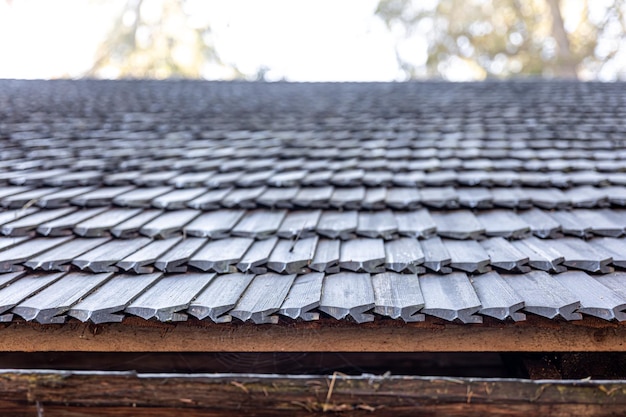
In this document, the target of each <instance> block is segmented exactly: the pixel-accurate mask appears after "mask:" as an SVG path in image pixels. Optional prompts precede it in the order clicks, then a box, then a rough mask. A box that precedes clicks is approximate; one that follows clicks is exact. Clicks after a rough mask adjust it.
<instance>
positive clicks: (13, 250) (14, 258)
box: [0, 236, 71, 272]
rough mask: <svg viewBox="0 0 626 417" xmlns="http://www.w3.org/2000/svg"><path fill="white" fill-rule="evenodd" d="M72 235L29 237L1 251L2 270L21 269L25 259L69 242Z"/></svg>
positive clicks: (0, 264) (0, 267) (0, 269)
mask: <svg viewBox="0 0 626 417" xmlns="http://www.w3.org/2000/svg"><path fill="white" fill-rule="evenodd" d="M69 239H71V237H70V236H64V237H53V238H38V239H29V240H27V241H24V242H22V243H20V244H18V245H15V246H11V247H10V248H8V249H6V250H4V251H2V252H0V272H13V271H16V270H20V269H21V267H20V266H19V264H21V263H22V262H24V261H27V260H28V259H30V258H32V257H33V256H35V255H38V254H40V253H42V252H45V251H47V250H49V249H51V248H54V247H55V246H58V245H60V244H62V243H65V242H67V241H68V240H69Z"/></svg>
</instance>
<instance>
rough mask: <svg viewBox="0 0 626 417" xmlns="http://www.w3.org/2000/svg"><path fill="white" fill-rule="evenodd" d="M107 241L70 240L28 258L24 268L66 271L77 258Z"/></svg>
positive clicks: (99, 239)
mask: <svg viewBox="0 0 626 417" xmlns="http://www.w3.org/2000/svg"><path fill="white" fill-rule="evenodd" d="M108 240H109V239H108V238H106V237H104V238H95V239H80V238H78V239H72V240H69V241H67V242H65V243H63V244H61V245H59V246H56V247H54V248H52V249H50V250H48V251H46V252H43V253H40V254H38V255H35V256H33V257H31V258H29V259H28V260H27V261H26V262H24V266H26V267H28V268H30V269H42V270H44V271H67V270H69V264H70V263H71V262H72V261H73V260H74V258H76V257H77V256H80V255H82V254H83V253H85V252H88V251H90V250H92V249H94V248H96V247H98V246H100V245H102V244H104V243H106V242H107V241H108Z"/></svg>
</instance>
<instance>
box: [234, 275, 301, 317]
mask: <svg viewBox="0 0 626 417" xmlns="http://www.w3.org/2000/svg"><path fill="white" fill-rule="evenodd" d="M295 278H296V276H295V275H280V274H274V273H268V274H263V275H257V276H255V277H254V279H253V280H252V282H251V283H250V285H248V287H247V289H246V291H245V292H244V293H243V295H242V296H241V298H240V299H239V301H238V302H237V305H235V307H233V309H232V310H231V311H230V315H231V316H233V317H236V318H238V319H239V320H241V321H247V320H252V321H253V322H254V323H256V324H262V323H272V324H276V323H278V316H274V315H273V314H274V313H276V312H277V311H278V310H279V309H280V307H281V305H282V304H283V302H284V301H285V298H286V297H287V294H288V293H289V289H290V288H291V285H292V283H293V281H294V280H295Z"/></svg>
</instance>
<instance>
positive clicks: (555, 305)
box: [503, 271, 582, 320]
mask: <svg viewBox="0 0 626 417" xmlns="http://www.w3.org/2000/svg"><path fill="white" fill-rule="evenodd" d="M503 277H504V278H505V279H506V281H507V283H508V284H509V285H510V286H511V287H512V288H513V290H515V292H516V293H517V294H519V295H520V296H521V297H522V299H523V300H524V310H526V311H527V312H529V313H533V314H537V315H540V316H543V317H547V318H549V319H553V318H555V317H557V316H560V317H562V318H564V319H565V320H581V319H582V316H581V314H580V313H578V309H579V308H580V307H581V305H580V300H579V298H578V297H576V296H575V295H574V294H572V293H571V292H570V291H569V290H568V289H567V288H566V287H564V286H563V285H561V284H560V283H559V281H558V280H557V279H555V278H554V277H553V276H552V275H550V274H548V273H546V272H543V271H532V272H529V273H527V274H523V275H505V276H503Z"/></svg>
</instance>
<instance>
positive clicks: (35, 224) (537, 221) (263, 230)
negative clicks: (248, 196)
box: [0, 207, 626, 240]
mask: <svg viewBox="0 0 626 417" xmlns="http://www.w3.org/2000/svg"><path fill="white" fill-rule="evenodd" d="M0 232H1V233H2V234H3V235H5V236H11V237H18V236H27V235H34V234H35V233H37V234H39V235H41V236H66V235H71V234H75V235H77V236H82V237H102V236H111V235H112V236H115V237H118V238H123V239H124V238H131V237H136V236H146V237H149V238H155V239H166V238H169V237H175V236H181V235H183V236H194V237H208V238H211V239H223V238H226V237H245V238H252V239H257V240H262V239H267V238H270V237H273V236H277V237H280V238H295V237H310V236H320V237H326V238H330V239H341V240H347V239H351V238H353V237H356V236H361V237H369V238H383V239H385V240H389V239H395V238H397V237H398V236H409V237H418V238H428V237H430V236H435V235H438V236H440V237H446V238H452V239H460V240H463V239H482V238H484V237H496V236H498V237H505V238H507V239H519V238H523V237H526V236H529V235H531V234H534V235H535V236H538V237H540V238H557V237H560V236H563V235H570V236H577V237H581V238H588V237H592V236H608V237H621V236H623V235H624V234H625V233H626V209H610V208H605V209H574V210H554V211H548V210H541V209H537V208H532V209H527V210H520V211H517V212H515V211H512V210H506V209H491V210H480V211H475V212H474V211H471V210H462V209H461V210H447V211H446V210H443V211H440V210H428V209H416V210H408V211H395V212H394V211H391V210H379V211H357V210H345V211H340V210H321V209H312V210H291V211H289V210H284V209H279V210H266V209H257V210H243V209H219V210H213V211H206V212H205V211H201V210H192V209H182V210H170V211H161V210H154V209H147V210H145V209H141V208H110V207H97V208H87V209H77V208H76V207H62V208H57V209H39V208H35V207H28V208H24V209H15V210H4V211H0Z"/></svg>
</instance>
